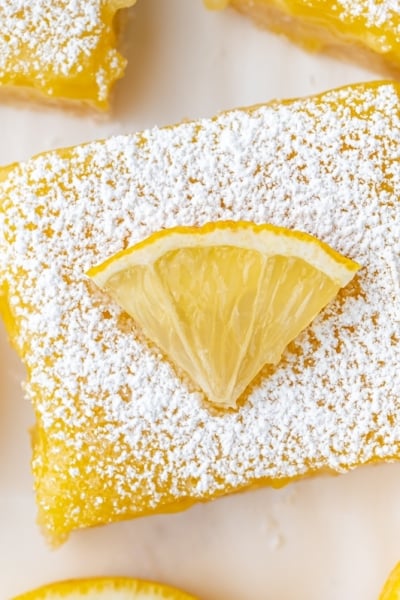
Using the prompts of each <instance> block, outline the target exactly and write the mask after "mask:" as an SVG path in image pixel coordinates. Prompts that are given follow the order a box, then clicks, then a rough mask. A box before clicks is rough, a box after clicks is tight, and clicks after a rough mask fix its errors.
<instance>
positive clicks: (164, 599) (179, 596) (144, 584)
mask: <svg viewBox="0 0 400 600" xmlns="http://www.w3.org/2000/svg"><path fill="white" fill-rule="evenodd" d="M78 598H86V600H89V599H90V598H92V599H93V600H94V599H96V600H146V599H147V600H196V598H195V597H194V596H189V594H186V593H185V592H182V591H180V590H177V589H176V588H172V587H170V586H167V585H163V584H160V583H154V582H151V581H142V580H140V579H130V578H128V577H99V578H96V579H73V580H72V579H71V580H69V581H59V582H57V583H51V584H50V585H45V586H43V587H41V588H38V589H36V590H32V591H30V592H26V593H25V594H22V595H21V596H18V597H16V598H14V600H61V599H63V600H78Z"/></svg>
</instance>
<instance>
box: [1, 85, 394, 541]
mask: <svg viewBox="0 0 400 600" xmlns="http://www.w3.org/2000/svg"><path fill="white" fill-rule="evenodd" d="M399 107H400V86H398V85H397V84H395V83H391V82H375V83H366V84H358V85H353V86H349V87H344V88H340V89H337V90H333V91H329V92H326V93H324V94H322V95H318V96H315V97H309V98H304V99H296V100H290V101H283V102H279V101H274V102H271V103H269V104H265V105H259V106H253V107H250V108H247V109H237V110H232V111H229V112H226V113H222V114H220V115H218V116H216V117H215V118H212V119H204V120H199V121H195V122H185V123H182V124H179V125H176V126H173V127H167V128H161V129H159V128H155V129H151V130H147V131H144V132H142V133H139V134H136V135H124V136H118V137H112V138H110V139H107V140H103V141H97V142H93V143H89V144H86V145H81V146H76V147H73V148H69V149H61V150H58V151H52V152H48V153H45V154H41V155H38V156H36V157H35V158H32V159H31V160H29V161H28V162H26V163H21V164H14V165H11V166H9V167H7V168H4V169H3V170H2V171H1V174H0V207H1V208H0V290H1V292H0V307H1V312H2V315H3V317H4V319H5V323H6V325H7V328H8V332H9V336H10V338H11V341H12V343H13V346H14V347H15V349H16V351H17V352H18V354H19V355H20V357H21V359H22V360H23V362H24V364H25V366H26V369H27V374H28V375H27V381H26V384H25V393H26V395H27V397H28V398H29V399H30V401H31V402H32V403H33V406H34V410H35V415H36V421H37V423H36V428H35V431H34V435H33V463H32V466H33V474H34V480H35V490H36V498H37V504H38V510H39V516H38V519H39V523H40V525H41V526H42V528H43V530H44V531H45V533H46V535H47V537H48V538H49V539H50V540H51V542H52V543H55V544H56V543H60V542H62V541H63V540H64V539H65V538H66V537H67V535H68V534H69V533H70V532H71V531H72V530H74V529H78V528H82V527H86V526H94V525H100V524H104V523H109V522H111V521H116V520H122V519H129V518H132V517H137V516H140V515H150V514H154V513H157V512H168V511H177V510H180V509H183V508H186V507H188V506H190V505H191V504H193V503H195V502H198V501H206V500H210V499H214V498H216V497H218V496H221V495H223V494H226V493H230V492H234V491H239V490H243V489H245V488H250V487H253V486H256V485H273V486H281V485H284V484H286V483H288V482H289V481H291V480H295V479H299V478H301V477H304V476H307V475H311V474H315V473H319V472H333V473H343V472H345V471H348V470H350V469H352V468H354V467H356V466H358V465H362V464H366V463H371V462H376V461H380V460H391V459H394V458H397V457H398V456H399V455H400V433H399V431H400V369H399V350H400V306H399V295H400V264H399V254H400V246H399V236H398V223H399V222H400V205H399V197H400V161H399V156H400V113H399ZM218 220H242V221H251V222H255V223H271V224H273V225H276V226H280V227H281V226H282V227H287V228H291V229H296V230H300V231H304V232H306V233H309V234H312V235H314V236H316V237H318V238H319V239H320V240H321V241H323V242H326V243H327V244H329V245H330V246H331V247H332V248H334V249H335V250H337V251H338V252H340V253H341V254H343V255H344V256H347V257H349V258H351V259H353V260H355V261H357V263H359V264H361V265H362V266H363V269H362V270H361V271H360V272H359V274H357V276H356V277H355V279H354V280H353V281H352V282H351V283H350V284H349V285H348V286H347V287H346V288H344V289H343V290H341V291H340V292H339V294H338V296H337V297H336V299H335V300H334V301H333V302H332V303H331V304H329V305H328V307H327V308H325V309H324V311H323V312H322V313H321V314H320V315H319V316H318V317H317V318H316V319H315V320H314V321H313V322H312V324H311V325H310V326H309V327H308V328H307V329H306V330H305V331H304V332H302V333H301V334H300V336H299V337H298V338H296V340H295V342H294V343H292V344H291V345H290V346H289V348H288V350H287V351H286V352H285V354H284V356H283V359H282V360H281V361H280V363H279V364H278V365H277V366H275V367H272V368H267V369H264V370H262V371H261V373H260V374H259V375H258V376H257V378H256V379H255V380H254V381H253V383H252V385H251V386H250V388H248V389H247V391H246V393H245V394H244V395H243V396H242V398H241V401H240V403H239V406H238V408H237V410H225V411H215V410H211V409H210V408H209V406H208V404H207V403H206V402H204V396H203V394H202V392H201V391H200V389H198V388H197V387H196V386H195V385H194V384H193V383H192V382H191V380H189V378H188V377H186V376H185V374H184V373H182V372H180V371H179V370H178V369H176V368H175V367H174V365H173V364H172V363H170V362H169V361H168V360H167V359H166V358H165V356H164V355H163V354H162V353H161V352H160V351H158V350H157V348H156V347H154V346H153V345H151V344H149V343H148V342H147V339H146V338H145V337H144V336H143V335H142V333H141V331H140V330H139V328H138V327H137V326H136V325H135V323H134V322H133V321H132V320H131V318H130V317H129V316H128V315H127V314H126V313H125V312H124V311H123V310H122V309H121V308H120V307H119V306H118V305H117V304H115V303H113V301H112V300H111V299H110V297H109V296H108V295H107V294H106V293H104V292H102V291H100V290H99V289H98V288H97V286H96V285H94V284H93V282H92V281H90V280H89V279H88V278H87V277H86V275H85V273H86V272H87V271H88V269H90V268H91V267H93V265H96V264H99V263H100V262H102V261H103V260H104V259H105V258H107V257H108V256H111V255H112V254H114V253H116V252H118V251H120V250H122V249H124V248H127V247H129V246H131V245H133V244H136V243H138V242H140V241H141V240H143V239H145V238H146V237H147V236H149V235H151V234H152V233H154V232H157V231H160V230H162V229H164V228H169V227H175V226H180V225H201V224H203V223H207V222H210V221H218ZM194 276H195V275H194Z"/></svg>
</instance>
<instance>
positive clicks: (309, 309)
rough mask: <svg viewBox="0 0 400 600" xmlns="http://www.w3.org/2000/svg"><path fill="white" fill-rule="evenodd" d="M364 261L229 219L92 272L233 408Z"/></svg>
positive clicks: (122, 255) (218, 400)
mask: <svg viewBox="0 0 400 600" xmlns="http://www.w3.org/2000/svg"><path fill="white" fill-rule="evenodd" d="M359 268H360V267H359V265H358V264H356V263H355V262H353V261H351V260H349V259H347V258H344V257H343V256H341V255H340V254H338V253H337V252H336V251H334V250H332V249H331V248H329V246H327V245H326V244H324V243H322V242H321V241H319V240H318V239H316V238H314V237H312V236H310V235H308V234H305V233H300V232H297V231H291V230H288V229H284V228H281V227H275V226H273V225H255V224H254V223H247V222H231V221H227V222H216V223H210V224H207V225H204V226H202V227H176V228H173V229H167V230H164V231H161V232H159V233H156V234H154V235H152V236H150V237H149V238H147V239H146V240H144V241H142V242H140V243H139V244H137V245H135V246H133V247H131V248H128V249H127V250H123V251H122V252H119V253H117V254H115V255H114V256H112V257H111V258H108V260H106V261H105V262H103V263H102V264H101V265H99V266H96V267H94V268H92V269H90V270H89V272H88V276H89V277H91V278H92V279H93V280H94V281H95V282H96V284H97V285H98V286H100V287H101V288H103V289H105V290H106V291H108V292H109V293H110V295H111V296H112V297H113V298H114V299H115V300H116V301H117V302H118V303H119V304H120V306H122V307H123V308H124V309H125V310H126V311H127V312H128V313H129V314H130V315H131V316H132V317H133V318H134V319H135V321H136V322H137V323H138V324H139V325H140V326H141V327H142V329H143V331H144V333H145V334H146V335H147V336H148V337H149V338H150V339H151V340H152V341H153V342H155V343H156V344H157V345H158V346H159V347H160V348H161V349H162V350H163V351H164V352H165V353H166V354H167V355H168V356H169V357H170V359H172V361H173V362H174V363H175V364H176V365H178V366H179V367H181V368H182V369H183V370H184V371H186V372H187V373H188V374H189V375H190V376H191V378H192V379H193V381H194V382H195V383H197V385H198V386H200V388H201V389H202V390H203V391H204V393H205V394H206V396H207V398H208V400H209V401H211V402H212V403H214V404H216V405H218V406H224V407H233V406H235V403H236V401H237V399H238V397H239V396H240V395H241V394H242V393H243V391H244V390H245V388H246V387H247V386H248V384H249V383H250V382H251V381H252V379H253V378H254V377H255V376H256V375H257V373H258V372H259V371H260V369H261V368H262V367H263V366H264V365H265V364H267V363H269V364H276V363H277V362H278V361H279V360H280V357H281V355H282V352H283V350H284V349H285V347H286V346H287V344H288V343H289V342H290V341H291V340H293V339H294V338H295V337H296V336H297V335H298V334H299V333H300V331H302V330H303V329H304V328H305V327H306V326H307V325H308V324H309V323H310V321H312V319H313V318H314V317H315V316H316V315H317V314H318V313H319V311H320V310H321V309H322V308H323V307H324V306H325V305H326V304H327V303H328V302H329V301H330V300H332V298H333V297H334V296H335V295H336V293H337V291H338V290H339V289H340V288H341V287H342V286H344V285H346V284H347V283H348V282H349V281H350V280H351V279H352V277H353V276H354V274H355V273H356V271H357V270H358V269H359Z"/></svg>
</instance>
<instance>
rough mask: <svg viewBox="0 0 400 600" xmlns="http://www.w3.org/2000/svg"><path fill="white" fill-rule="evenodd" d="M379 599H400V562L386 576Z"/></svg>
mask: <svg viewBox="0 0 400 600" xmlns="http://www.w3.org/2000/svg"><path fill="white" fill-rule="evenodd" d="M379 600H400V562H399V563H397V565H396V566H395V567H394V569H393V571H392V572H391V573H390V575H389V577H388V578H387V580H386V582H385V585H384V586H383V590H382V591H381V595H380V596H379Z"/></svg>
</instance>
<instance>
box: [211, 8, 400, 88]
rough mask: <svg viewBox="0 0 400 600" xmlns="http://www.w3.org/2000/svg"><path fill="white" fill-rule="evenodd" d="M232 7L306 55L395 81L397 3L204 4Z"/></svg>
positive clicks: (399, 72)
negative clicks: (353, 64)
mask: <svg viewBox="0 0 400 600" xmlns="http://www.w3.org/2000/svg"><path fill="white" fill-rule="evenodd" d="M205 3H206V5H208V6H209V7H210V8H224V7H225V6H227V5H228V4H231V5H232V6H234V7H235V8H237V9H238V10H239V11H241V12H243V13H245V14H248V15H249V16H251V17H252V18H253V19H254V20H255V21H256V22H257V23H258V24H260V25H261V26H265V27H268V28H269V29H272V30H273V31H275V32H277V33H283V34H284V35H286V36H287V37H289V38H290V39H291V40H293V41H294V42H296V43H299V44H301V45H302V46H305V47H306V48H307V49H308V50H312V51H319V50H322V51H324V52H327V53H329V54H332V55H335V56H338V57H340V58H344V59H345V60H353V61H355V62H358V63H361V64H362V65H363V66H365V67H366V68H368V69H372V70H376V71H378V72H380V73H383V74H386V75H389V76H391V77H396V78H399V77H400V50H399V48H400V3H399V2H398V1H397V0H396V1H394V2H390V1H388V0H383V1H382V0H220V1H219V0H205Z"/></svg>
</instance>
